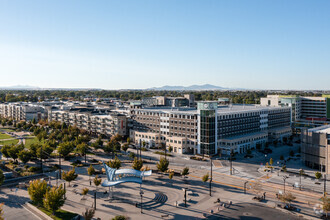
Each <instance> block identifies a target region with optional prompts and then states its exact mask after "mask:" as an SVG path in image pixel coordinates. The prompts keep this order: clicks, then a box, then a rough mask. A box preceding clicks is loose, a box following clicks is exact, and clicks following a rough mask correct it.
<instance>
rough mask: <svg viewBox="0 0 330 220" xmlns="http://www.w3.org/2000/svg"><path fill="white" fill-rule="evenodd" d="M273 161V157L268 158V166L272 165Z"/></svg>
mask: <svg viewBox="0 0 330 220" xmlns="http://www.w3.org/2000/svg"><path fill="white" fill-rule="evenodd" d="M273 162H274V161H273V158H270V159H269V164H270V166H273Z"/></svg>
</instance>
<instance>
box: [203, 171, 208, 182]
mask: <svg viewBox="0 0 330 220" xmlns="http://www.w3.org/2000/svg"><path fill="white" fill-rule="evenodd" d="M208 180H209V173H207V174H205V175H204V176H203V177H202V181H203V182H204V183H205V182H207V181H208Z"/></svg>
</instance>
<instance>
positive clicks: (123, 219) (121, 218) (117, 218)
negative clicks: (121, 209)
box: [111, 215, 129, 220]
mask: <svg viewBox="0 0 330 220" xmlns="http://www.w3.org/2000/svg"><path fill="white" fill-rule="evenodd" d="M111 220H129V218H128V217H126V216H124V215H117V216H115V217H114V218H112V219H111Z"/></svg>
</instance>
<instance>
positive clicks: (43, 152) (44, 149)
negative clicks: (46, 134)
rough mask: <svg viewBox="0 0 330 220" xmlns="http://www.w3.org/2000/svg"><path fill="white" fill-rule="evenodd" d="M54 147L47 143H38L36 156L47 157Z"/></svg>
mask: <svg viewBox="0 0 330 220" xmlns="http://www.w3.org/2000/svg"><path fill="white" fill-rule="evenodd" d="M53 151H54V149H53V148H52V147H51V146H49V145H45V146H42V145H39V148H38V149H37V150H36V156H37V157H38V158H40V159H47V158H49V157H50V155H51V153H53Z"/></svg>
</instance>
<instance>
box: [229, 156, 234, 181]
mask: <svg viewBox="0 0 330 220" xmlns="http://www.w3.org/2000/svg"><path fill="white" fill-rule="evenodd" d="M232 155H233V150H230V158H229V162H230V175H233V160H232Z"/></svg>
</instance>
